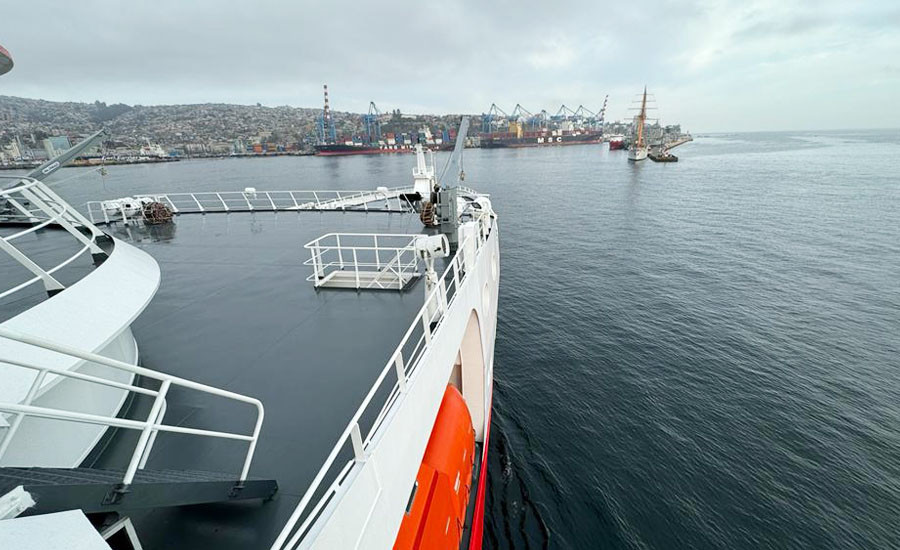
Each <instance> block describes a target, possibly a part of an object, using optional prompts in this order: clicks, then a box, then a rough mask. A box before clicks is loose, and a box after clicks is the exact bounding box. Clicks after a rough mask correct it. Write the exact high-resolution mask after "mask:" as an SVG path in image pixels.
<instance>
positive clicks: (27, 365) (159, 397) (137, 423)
mask: <svg viewBox="0 0 900 550" xmlns="http://www.w3.org/2000/svg"><path fill="white" fill-rule="evenodd" d="M0 338H4V339H7V340H11V341H15V342H20V343H22V344H27V345H30V346H35V347H38V348H41V349H44V350H48V351H51V352H54V353H59V354H62V355H67V356H70V357H75V358H78V359H82V360H84V361H89V362H92V363H96V364H100V365H104V366H106V367H110V368H113V369H117V370H120V371H125V372H129V373H132V374H135V375H139V376H142V377H144V378H147V379H152V380H156V381H158V382H159V388H158V389H155V390H154V389H149V388H145V387H141V386H137V385H135V384H126V383H122V382H115V381H113V380H108V379H106V378H102V377H99V376H94V375H90V374H85V373H81V372H78V371H74V370H68V369H62V368H55V367H51V366H47V365H37V364H34V363H31V362H28V361H24V360H21V359H14V358H11V357H6V356H3V355H2V354H3V353H4V352H5V351H6V350H5V349H4V350H3V351H0V364H3V365H9V366H13V367H19V368H24V369H29V370H33V371H36V373H37V374H36V375H35V378H34V381H33V382H32V384H31V387H30V388H29V390H28V393H27V394H26V396H25V399H24V400H23V401H22V402H21V403H4V402H0V412H3V413H9V414H10V415H11V416H14V418H13V420H12V422H11V423H10V424H9V428H8V430H7V432H6V434H5V436H4V437H3V440H2V443H0V459H2V457H3V455H4V453H5V452H6V450H7V449H8V448H9V446H10V444H11V442H12V441H13V439H14V438H15V436H16V433H17V431H18V430H19V427H20V426H21V425H22V421H23V420H24V419H25V418H26V417H29V416H31V417H37V418H46V419H52V420H60V421H66V422H76V423H82V424H94V425H100V426H107V427H111V428H125V429H129V430H138V431H139V432H140V437H139V438H138V441H137V445H136V446H135V449H134V452H133V453H132V455H131V460H130V462H129V463H128V468H127V469H126V471H125V475H124V477H123V479H122V484H123V485H124V486H125V487H127V486H128V485H130V484H131V482H132V481H133V480H134V476H135V473H136V472H137V470H139V469H143V468H144V465H145V464H146V463H147V459H148V457H149V456H150V452H151V450H152V449H153V445H154V443H155V441H156V436H157V434H158V433H159V432H169V433H180V434H189V435H195V436H202V437H213V438H219V439H231V440H238V441H245V442H247V443H248V448H247V454H246V455H245V458H244V462H243V466H242V468H241V473H240V477H239V481H244V480H246V479H247V475H248V473H249V472H250V463H251V462H252V460H253V453H254V451H255V450H256V443H257V441H258V439H259V432H260V429H261V428H262V422H263V417H264V414H265V413H264V409H263V405H262V403H261V402H260V401H259V400H258V399H254V398H252V397H247V396H245V395H241V394H237V393H233V392H230V391H226V390H222V389H219V388H215V387H212V386H207V385H205V384H200V383H197V382H192V381H190V380H186V379H184V378H179V377H177V376H171V375H169V374H164V373H161V372H156V371H153V370H150V369H146V368H143V367H139V366H136V365H131V364H128V363H124V362H122V361H118V360H115V359H110V358H108V357H103V356H102V355H97V354H96V353H90V352H86V351H83V350H80V349H77V348H73V347H70V346H64V345H61V344H56V343H54V342H50V341H47V340H44V339H41V338H35V337H33V336H29V335H26V334H21V333H17V332H14V331H11V330H8V329H4V328H0ZM48 375H55V376H61V377H65V378H72V379H75V380H81V381H84V382H88V383H93V384H98V385H101V386H106V387H111V388H117V389H121V390H125V391H130V392H134V393H136V394H141V395H147V396H150V397H152V398H153V405H152V407H151V408H150V412H149V413H148V414H147V417H146V418H145V419H143V420H132V419H125V418H117V417H106V416H100V415H94V414H86V413H81V412H77V411H71V410H64V409H57V408H52V407H43V406H36V405H33V404H32V403H33V402H34V400H35V398H36V397H37V396H38V393H39V392H40V390H41V387H42V385H43V384H44V382H45V380H46V378H47V376H48ZM172 387H181V388H184V389H188V390H194V391H199V392H203V393H206V394H210V395H215V396H219V397H222V398H225V399H230V400H232V401H239V402H242V403H247V404H249V405H252V406H254V407H255V408H256V422H255V424H254V427H253V431H252V432H251V433H249V434H243V433H236V432H223V431H215V430H205V429H199V428H188V427H184V426H176V425H172V424H164V423H163V421H164V419H165V414H166V395H167V393H168V392H169V390H170V389H171V388H172Z"/></svg>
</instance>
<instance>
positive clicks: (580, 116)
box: [572, 105, 597, 126]
mask: <svg viewBox="0 0 900 550" xmlns="http://www.w3.org/2000/svg"><path fill="white" fill-rule="evenodd" d="M572 116H573V118H574V119H575V122H577V123H578V124H581V125H585V124H586V125H587V126H593V125H594V123H595V122H596V120H597V113H595V112H594V111H591V110H590V109H588V108H587V107H585V106H584V105H579V106H578V108H577V109H575V114H574V115H572Z"/></svg>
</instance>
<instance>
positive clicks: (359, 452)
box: [350, 422, 366, 462]
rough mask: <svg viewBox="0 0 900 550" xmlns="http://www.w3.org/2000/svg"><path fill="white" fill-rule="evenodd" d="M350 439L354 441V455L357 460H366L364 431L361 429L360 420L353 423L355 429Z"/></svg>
mask: <svg viewBox="0 0 900 550" xmlns="http://www.w3.org/2000/svg"><path fill="white" fill-rule="evenodd" d="M350 441H352V442H353V456H354V457H355V458H356V461H357V462H362V461H364V460H365V459H366V455H365V451H364V450H363V442H362V433H360V431H359V422H356V423H355V424H353V430H352V431H351V432H350Z"/></svg>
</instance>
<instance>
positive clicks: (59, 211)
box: [0, 176, 106, 299]
mask: <svg viewBox="0 0 900 550" xmlns="http://www.w3.org/2000/svg"><path fill="white" fill-rule="evenodd" d="M2 179H12V180H17V181H18V182H19V183H18V185H16V186H15V187H11V188H9V189H0V203H2V206H3V207H4V208H5V209H6V210H7V211H6V212H5V213H4V214H3V216H2V218H3V220H4V221H7V222H19V223H24V224H31V226H30V227H28V228H26V229H23V230H21V231H18V232H16V233H13V234H11V235H6V236H0V250H3V251H4V252H6V253H7V254H9V255H10V256H11V257H12V258H13V259H14V260H16V261H17V262H18V263H19V264H21V265H22V266H23V267H24V268H25V269H27V270H28V271H30V272H31V273H32V274H33V275H34V277H32V278H31V279H28V280H27V281H25V282H23V283H20V284H18V285H15V286H13V287H12V288H9V289H7V290H4V291H2V292H0V299H2V298H5V297H6V296H9V295H10V294H13V293H15V292H17V291H19V290H22V289H23V288H25V287H27V286H29V285H32V284H34V283H36V282H38V281H42V282H43V284H44V290H46V291H47V292H48V293H49V294H52V293H55V292H59V291H61V290H63V289H64V288H65V287H64V286H63V285H62V283H60V282H59V281H58V280H57V279H56V278H55V277H54V276H53V274H54V273H56V272H57V271H59V270H60V269H62V268H64V267H66V266H67V265H69V264H70V263H72V262H73V261H75V260H76V259H77V258H78V257H79V256H81V255H82V254H84V253H85V252H87V251H90V252H91V253H92V254H95V255H99V256H105V254H106V253H105V252H104V251H103V249H101V248H100V246H99V245H98V244H97V237H99V236H101V235H103V233H102V232H101V231H100V230H99V229H98V228H97V227H96V226H94V225H93V224H92V223H91V222H89V221H88V220H87V219H85V217H84V216H82V215H81V214H80V213H79V212H78V211H77V210H75V209H74V208H72V207H71V206H70V205H69V204H68V203H67V202H66V201H64V200H63V199H62V198H60V197H59V195H57V194H56V193H55V192H54V191H53V190H51V189H50V188H49V187H48V186H47V185H46V184H44V183H43V182H41V181H40V180H36V179H34V178H27V177H22V176H0V180H2ZM0 187H2V186H0ZM51 224H54V225H58V226H60V227H62V228H63V229H65V230H66V231H68V232H69V234H70V235H72V236H73V237H74V238H75V239H76V240H77V241H78V242H80V243H81V245H82V246H81V248H79V249H78V250H77V251H76V252H75V253H74V254H72V255H71V256H69V257H68V258H66V259H65V260H63V261H62V262H60V263H58V264H56V265H55V266H53V267H51V268H49V269H44V268H43V267H41V266H39V265H38V264H37V263H36V262H34V261H33V260H32V259H31V258H29V257H28V256H27V255H26V254H25V253H24V252H22V251H21V250H20V249H19V248H17V247H16V246H15V245H14V244H13V242H12V241H14V240H16V239H19V238H21V237H24V236H26V235H29V234H31V233H34V232H37V231H40V230H41V229H43V228H45V227H47V226H48V225H51ZM79 228H84V229H87V232H88V235H85V234H84V233H83V232H82V231H81V230H80V229H79Z"/></svg>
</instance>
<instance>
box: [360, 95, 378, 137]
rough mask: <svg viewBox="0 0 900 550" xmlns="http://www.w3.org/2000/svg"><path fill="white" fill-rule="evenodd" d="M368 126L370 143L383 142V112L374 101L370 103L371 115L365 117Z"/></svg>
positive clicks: (367, 134)
mask: <svg viewBox="0 0 900 550" xmlns="http://www.w3.org/2000/svg"><path fill="white" fill-rule="evenodd" d="M363 122H365V125H366V138H367V139H368V142H369V143H377V142H378V141H380V140H381V111H380V110H379V109H378V107H377V106H376V105H375V102H374V101H370V102H369V113H368V114H366V115H363Z"/></svg>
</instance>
